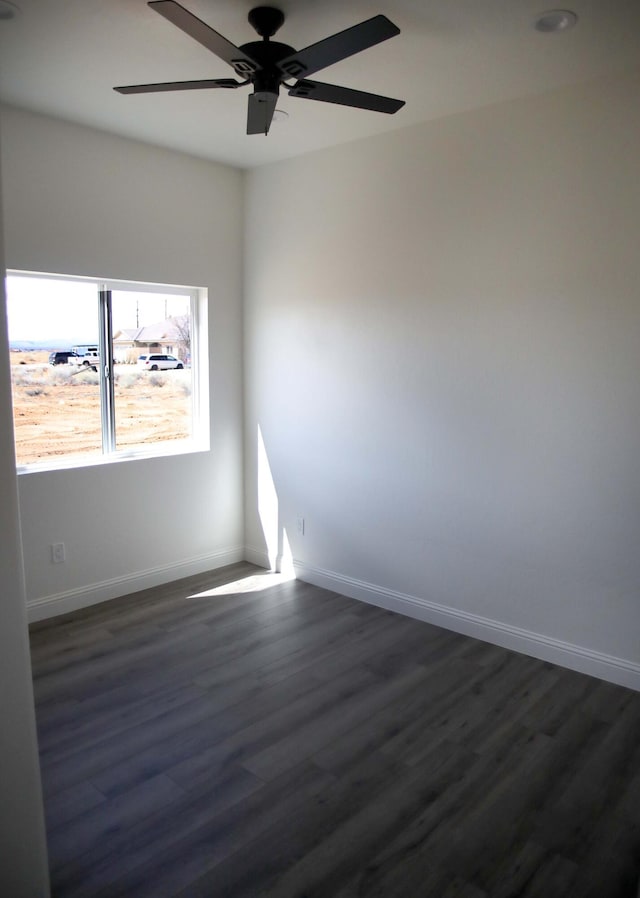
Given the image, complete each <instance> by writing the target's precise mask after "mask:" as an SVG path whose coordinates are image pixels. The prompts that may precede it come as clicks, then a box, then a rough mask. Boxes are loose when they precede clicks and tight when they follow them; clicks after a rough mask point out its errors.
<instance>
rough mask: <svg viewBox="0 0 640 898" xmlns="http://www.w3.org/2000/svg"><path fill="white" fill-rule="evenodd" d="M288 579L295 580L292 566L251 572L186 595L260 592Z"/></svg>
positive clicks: (206, 596) (199, 597)
mask: <svg viewBox="0 0 640 898" xmlns="http://www.w3.org/2000/svg"><path fill="white" fill-rule="evenodd" d="M288 580H295V574H294V572H293V568H291V569H290V570H287V571H283V572H282V573H280V574H275V573H272V572H270V571H266V572H265V573H264V574H252V575H251V576H249V577H243V578H242V579H240V580H234V581H233V582H232V583H224V584H223V585H222V586H216V587H214V588H213V589H205V590H204V592H197V593H193V595H190V596H187V598H188V599H209V598H214V597H215V596H229V595H234V594H236V593H237V594H241V593H247V592H262V590H264V589H270V588H271V587H272V586H277V585H278V584H279V583H286V582H287V581H288Z"/></svg>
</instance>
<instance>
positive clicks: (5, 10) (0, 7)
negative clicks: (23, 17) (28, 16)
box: [0, 0, 20, 22]
mask: <svg viewBox="0 0 640 898" xmlns="http://www.w3.org/2000/svg"><path fill="white" fill-rule="evenodd" d="M19 12H20V10H19V9H18V7H17V6H16V5H15V3H9V2H8V0H0V22H8V21H9V19H15V17H16V16H17V15H18V13H19Z"/></svg>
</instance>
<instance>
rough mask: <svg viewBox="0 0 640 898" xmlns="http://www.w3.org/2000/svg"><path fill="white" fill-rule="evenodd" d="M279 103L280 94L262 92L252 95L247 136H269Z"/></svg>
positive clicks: (248, 111) (248, 113) (248, 112)
mask: <svg viewBox="0 0 640 898" xmlns="http://www.w3.org/2000/svg"><path fill="white" fill-rule="evenodd" d="M277 102H278V94H274V93H271V92H270V91H266V90H261V91H256V92H255V93H252V94H250V96H249V108H248V110H247V134H268V133H269V127H270V126H271V119H272V118H273V113H274V112H275V109H276V103H277Z"/></svg>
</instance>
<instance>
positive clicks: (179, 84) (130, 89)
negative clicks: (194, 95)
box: [113, 78, 244, 94]
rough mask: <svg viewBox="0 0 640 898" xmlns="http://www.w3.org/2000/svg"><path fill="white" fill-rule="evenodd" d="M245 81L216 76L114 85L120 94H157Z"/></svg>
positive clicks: (224, 86)
mask: <svg viewBox="0 0 640 898" xmlns="http://www.w3.org/2000/svg"><path fill="white" fill-rule="evenodd" d="M243 83H244V82H242V81H234V79H233V78H214V79H210V80H209V81H164V82H162V83H160V84H130V85H127V86H126V87H114V88H113V89H114V90H117V91H118V93H119V94H155V93H160V92H161V91H165V90H207V89H210V88H214V87H222V88H230V87H231V88H234V87H240V86H241V85H242V84H243Z"/></svg>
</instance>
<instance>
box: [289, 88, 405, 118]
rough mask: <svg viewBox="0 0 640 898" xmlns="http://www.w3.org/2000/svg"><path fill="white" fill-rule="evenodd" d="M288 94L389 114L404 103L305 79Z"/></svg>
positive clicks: (400, 107)
mask: <svg viewBox="0 0 640 898" xmlns="http://www.w3.org/2000/svg"><path fill="white" fill-rule="evenodd" d="M289 96H291V97H302V98H303V99H305V100H320V101H322V102H323V103H338V104H339V105H340V106H355V107H356V108H357V109H371V110H372V111H373V112H388V113H390V114H392V113H394V112H397V111H398V109H402V107H403V106H404V103H405V101H404V100H393V99H392V98H391V97H382V96H380V95H379V94H368V93H366V92H365V91H363V90H352V89H351V88H350V87H339V86H338V85H337V84H323V83H322V82H321V81H306V80H305V81H298V83H297V84H294V85H293V87H292V88H291V89H290V90H289Z"/></svg>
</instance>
